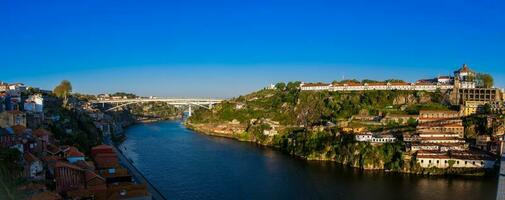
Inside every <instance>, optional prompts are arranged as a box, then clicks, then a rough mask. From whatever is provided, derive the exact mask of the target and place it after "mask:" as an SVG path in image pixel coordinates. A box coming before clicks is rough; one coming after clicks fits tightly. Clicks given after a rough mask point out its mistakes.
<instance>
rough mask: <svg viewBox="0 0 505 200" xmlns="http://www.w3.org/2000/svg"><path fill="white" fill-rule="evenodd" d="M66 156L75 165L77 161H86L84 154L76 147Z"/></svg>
mask: <svg viewBox="0 0 505 200" xmlns="http://www.w3.org/2000/svg"><path fill="white" fill-rule="evenodd" d="M65 156H66V158H67V160H68V162H70V163H72V164H74V163H76V162H77V161H84V160H85V159H84V154H83V153H82V152H80V151H79V150H78V149H77V148H75V147H70V148H69V149H68V150H67V151H66V152H65Z"/></svg>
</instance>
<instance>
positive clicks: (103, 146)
mask: <svg viewBox="0 0 505 200" xmlns="http://www.w3.org/2000/svg"><path fill="white" fill-rule="evenodd" d="M94 149H112V146H110V145H105V144H101V145H98V146H95V147H92V148H91V150H94Z"/></svg>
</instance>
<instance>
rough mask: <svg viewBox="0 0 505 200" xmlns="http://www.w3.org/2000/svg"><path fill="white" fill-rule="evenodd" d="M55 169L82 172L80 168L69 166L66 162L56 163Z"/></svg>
mask: <svg viewBox="0 0 505 200" xmlns="http://www.w3.org/2000/svg"><path fill="white" fill-rule="evenodd" d="M54 167H55V168H70V169H75V170H82V168H80V167H78V166H76V165H72V164H69V163H67V162H61V161H60V162H57V163H56V165H55V166H54Z"/></svg>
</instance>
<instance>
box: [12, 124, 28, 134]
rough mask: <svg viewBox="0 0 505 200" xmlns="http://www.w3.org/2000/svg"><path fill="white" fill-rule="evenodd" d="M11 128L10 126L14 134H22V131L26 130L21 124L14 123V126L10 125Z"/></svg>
mask: <svg viewBox="0 0 505 200" xmlns="http://www.w3.org/2000/svg"><path fill="white" fill-rule="evenodd" d="M11 128H12V130H13V131H14V133H15V134H16V135H19V134H22V133H24V132H25V130H26V127H24V126H21V125H14V126H12V127H11Z"/></svg>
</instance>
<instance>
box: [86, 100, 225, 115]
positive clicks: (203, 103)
mask: <svg viewBox="0 0 505 200" xmlns="http://www.w3.org/2000/svg"><path fill="white" fill-rule="evenodd" d="M222 101H223V100H222V99H198V98H187V99H186V98H137V99H107V100H94V101H91V103H93V104H102V105H103V106H104V107H105V104H111V105H113V107H112V108H109V109H107V110H106V111H112V110H116V109H118V108H122V107H125V106H128V105H131V104H138V103H149V102H164V103H167V104H168V105H173V106H176V107H181V106H187V107H188V111H189V116H191V114H192V112H193V111H192V106H197V107H202V108H205V109H212V106H213V105H214V104H218V103H221V102H222Z"/></svg>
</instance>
